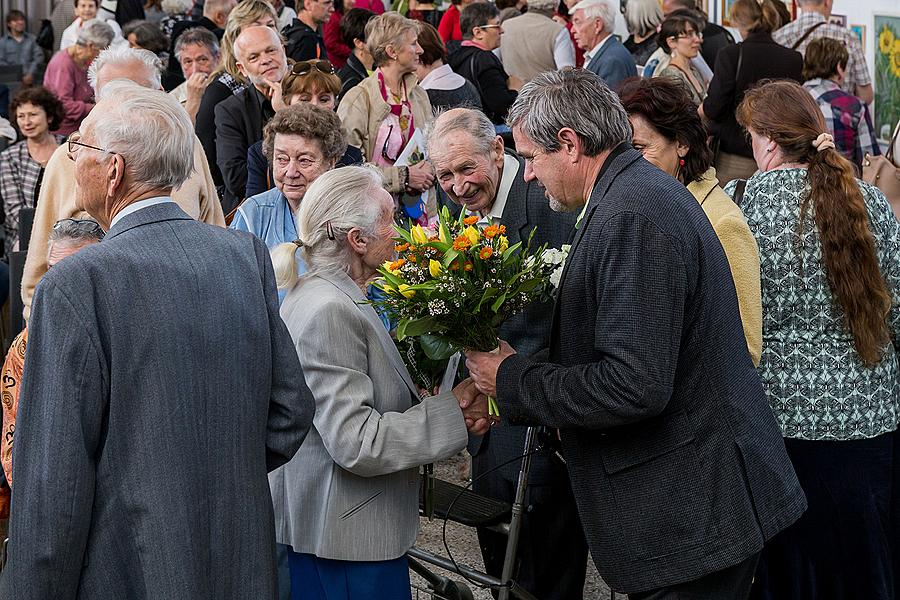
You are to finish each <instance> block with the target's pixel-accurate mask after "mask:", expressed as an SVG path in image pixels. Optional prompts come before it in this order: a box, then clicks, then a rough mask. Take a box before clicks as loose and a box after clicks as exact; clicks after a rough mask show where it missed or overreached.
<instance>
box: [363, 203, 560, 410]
mask: <svg viewBox="0 0 900 600" xmlns="http://www.w3.org/2000/svg"><path fill="white" fill-rule="evenodd" d="M478 220H479V219H478V217H476V216H466V215H465V213H464V212H462V213H460V216H459V218H453V217H452V216H451V215H450V213H449V211H448V210H447V208H446V207H444V208H443V209H442V211H441V212H440V214H439V216H438V221H437V223H435V225H434V227H433V228H428V229H426V228H423V227H422V226H420V225H413V226H411V227H410V228H408V229H404V228H402V227H396V229H397V233H398V234H399V237H398V238H396V240H397V245H396V248H395V249H396V251H397V254H398V258H397V260H394V261H389V262H386V263H385V264H383V265H382V266H381V267H380V268H379V269H378V271H379V273H380V277H379V278H378V279H377V280H376V281H375V283H374V285H375V286H376V287H378V288H379V289H381V290H382V291H383V292H384V296H383V297H382V298H380V299H378V300H374V301H373V304H374V305H375V307H376V308H377V309H378V310H379V311H382V312H384V313H386V314H387V315H388V316H389V317H390V319H391V321H393V322H395V323H397V329H396V338H397V342H398V346H399V347H400V350H401V354H402V355H403V358H404V361H405V362H406V364H407V366H408V367H409V370H410V373H411V374H412V376H413V379H414V380H416V383H417V384H418V385H420V386H421V387H422V388H424V389H426V390H432V389H434V388H435V386H436V385H435V384H436V383H437V382H439V381H440V379H441V378H442V375H443V373H444V370H445V369H446V366H447V363H448V361H449V359H450V357H451V356H453V354H455V353H456V352H459V351H462V350H466V349H472V350H479V351H482V352H491V351H493V350H495V349H496V348H498V347H499V339H498V332H499V329H500V325H501V324H502V323H503V322H504V321H505V320H506V319H507V318H509V317H510V316H511V315H513V314H515V313H517V312H521V311H522V310H524V309H525V307H526V306H528V305H529V304H530V303H531V302H533V301H535V300H541V301H548V300H550V299H551V298H552V293H553V290H554V288H555V287H556V286H557V285H558V283H559V277H560V275H561V273H562V268H563V263H564V260H565V253H566V251H567V248H566V247H563V248H562V249H560V250H556V249H550V250H547V249H545V248H544V247H541V248H539V249H537V250H536V251H533V252H532V251H531V248H530V244H531V239H532V237H533V236H534V231H532V232H531V235H529V237H528V240H527V241H525V243H524V244H523V243H522V242H518V243H516V244H513V245H510V244H509V240H508V239H507V237H506V235H505V233H506V227H505V226H503V225H487V226H484V225H481V224H479V223H478ZM536 257H540V258H539V259H538V258H536ZM488 405H489V412H490V414H491V415H492V416H496V415H499V411H498V407H497V403H496V401H495V400H494V399H493V398H489V399H488Z"/></svg>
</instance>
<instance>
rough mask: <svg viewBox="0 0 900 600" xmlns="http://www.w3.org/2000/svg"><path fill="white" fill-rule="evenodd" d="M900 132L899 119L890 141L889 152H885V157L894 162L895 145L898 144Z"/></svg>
mask: <svg viewBox="0 0 900 600" xmlns="http://www.w3.org/2000/svg"><path fill="white" fill-rule="evenodd" d="M898 134H900V121H897V126H896V127H894V135H892V136H891V141H890V142H888V147H887V152H885V153H884V157H885V158H886V159H888V160H889V161H891V162H892V163H893V162H894V146H895V145H896V144H897V135H898Z"/></svg>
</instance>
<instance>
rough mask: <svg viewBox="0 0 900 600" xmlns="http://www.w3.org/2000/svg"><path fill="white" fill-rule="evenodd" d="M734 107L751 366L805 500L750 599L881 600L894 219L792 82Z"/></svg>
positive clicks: (895, 337) (887, 551) (891, 426)
mask: <svg viewBox="0 0 900 600" xmlns="http://www.w3.org/2000/svg"><path fill="white" fill-rule="evenodd" d="M737 117H738V122H739V123H740V124H741V125H742V126H743V127H745V128H746V129H747V130H748V132H749V133H750V137H751V141H752V147H753V156H754V159H755V160H756V163H757V166H758V167H759V172H758V173H756V174H755V175H754V176H753V177H751V178H750V179H749V180H747V182H746V188H745V189H744V192H743V197H742V198H736V200H737V201H738V202H739V203H740V204H741V206H742V207H743V209H744V213H745V214H746V216H747V223H748V225H749V226H750V230H751V231H752V232H753V234H754V236H756V240H757V243H758V245H759V252H760V268H761V284H762V309H763V352H762V359H761V361H760V365H759V372H760V375H761V377H762V380H763V383H764V385H765V387H766V391H767V393H768V397H769V402H770V404H771V406H772V410H773V411H774V413H775V417H776V419H777V420H778V422H779V424H780V425H781V428H782V431H783V434H784V437H785V445H786V446H787V450H788V454H789V455H790V457H791V460H792V461H793V463H794V468H795V470H796V471H797V476H798V478H799V480H800V483H801V485H802V486H803V489H804V491H805V492H806V495H807V499H808V501H809V509H808V510H807V512H806V514H805V515H804V516H803V517H801V519H800V520H799V521H797V523H795V524H794V525H792V526H791V527H790V528H788V529H787V530H785V531H783V532H782V533H781V534H779V535H778V536H776V537H775V538H774V539H773V540H772V541H771V542H770V543H769V545H768V546H767V547H766V548H765V550H764V551H763V555H762V558H761V560H760V568H759V572H758V573H757V577H756V584H755V585H756V586H757V592H758V593H759V595H758V596H757V597H761V598H817V599H821V598H835V599H838V598H847V599H850V598H866V599H885V600H887V599H889V598H893V597H894V595H893V589H892V587H891V585H892V583H891V582H892V580H893V576H892V570H893V568H892V565H891V547H890V546H891V542H892V539H893V537H894V536H893V535H892V534H891V512H892V511H893V510H894V508H893V506H892V503H893V504H896V503H897V502H898V501H900V500H897V499H895V500H892V499H891V495H892V493H891V477H892V471H893V470H894V469H896V468H897V467H898V466H900V465H895V464H893V442H894V434H893V432H894V431H895V429H896V428H897V403H898V399H900V379H898V365H897V348H898V346H900V222H898V221H897V220H896V219H895V218H894V215H893V213H892V212H891V208H890V206H889V205H888V202H887V200H886V199H885V197H884V195H883V194H882V193H881V192H880V191H879V190H877V189H876V188H874V187H872V186H870V185H868V184H866V183H864V182H862V181H858V180H857V179H856V178H855V177H854V171H853V166H852V165H851V163H850V162H849V161H848V160H847V159H846V158H844V157H843V156H842V155H841V154H840V153H839V152H838V151H837V150H836V149H835V146H834V142H833V140H832V139H831V136H830V135H828V134H827V133H826V131H827V129H826V127H825V122H824V119H823V117H822V112H821V111H820V110H819V108H818V106H817V105H816V103H815V101H814V100H813V99H812V97H811V96H810V95H809V93H808V92H807V91H806V90H804V89H803V88H802V87H801V86H800V85H798V84H796V83H793V82H787V81H779V82H774V83H769V84H766V85H764V86H762V87H759V88H757V89H755V90H752V91H749V92H747V95H746V96H745V98H744V100H743V102H742V103H741V105H740V106H739V107H738V115H737ZM736 183H737V182H732V183H731V184H729V185H728V186H727V187H726V192H729V193H731V194H734V191H735V189H736V185H735V184H736ZM739 195H740V194H739ZM897 575H900V573H897Z"/></svg>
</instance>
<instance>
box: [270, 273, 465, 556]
mask: <svg viewBox="0 0 900 600" xmlns="http://www.w3.org/2000/svg"><path fill="white" fill-rule="evenodd" d="M365 302H366V298H365V296H364V295H363V293H362V291H361V290H360V289H359V287H357V286H356V284H355V283H354V282H353V281H352V280H351V279H350V277H348V276H347V275H346V274H345V273H328V274H326V273H322V274H319V275H314V274H311V275H307V276H305V277H304V278H302V279H301V280H300V282H299V283H298V284H297V286H296V287H295V288H294V289H292V290H291V291H290V292H288V295H287V297H285V299H284V303H283V305H282V308H281V315H282V317H283V318H284V320H285V322H286V323H287V325H288V329H289V330H290V332H291V337H293V338H294V342H295V344H296V348H297V354H298V355H299V356H300V362H301V363H303V369H304V374H305V375H306V382H307V383H308V384H309V387H310V389H311V390H312V392H313V395H314V396H315V399H316V417H315V421H314V424H313V425H314V427H313V430H312V431H310V434H309V437H308V438H307V440H306V442H305V443H304V444H303V447H302V448H300V450H299V451H298V452H297V454H296V455H295V456H294V458H293V459H292V460H291V461H290V462H289V463H288V464H286V465H285V466H283V467H282V468H280V469H278V470H277V471H275V472H273V473H272V474H270V475H269V483H270V485H271V487H272V499H273V501H274V502H275V515H276V518H275V520H276V537H277V540H278V541H279V542H280V543H283V544H289V545H291V546H292V547H293V549H294V551H295V552H303V553H309V554H315V555H316V556H319V557H322V558H332V559H340V560H357V561H362V560H368V561H371V560H389V559H394V558H397V557H399V556H402V555H403V553H404V552H406V551H407V550H408V549H409V548H410V547H411V546H412V545H413V543H414V542H415V539H416V533H417V531H418V523H419V494H418V490H419V486H418V484H419V475H418V467H419V465H423V464H427V463H430V462H434V461H437V460H441V459H444V458H447V457H449V456H452V455H453V454H454V453H456V452H458V451H459V450H461V449H462V448H463V447H464V446H465V443H466V427H465V423H464V421H463V418H462V411H460V409H459V404H458V403H457V401H456V398H455V397H454V395H453V393H452V392H448V393H446V394H441V395H439V396H435V397H432V398H428V399H426V400H423V401H422V402H418V400H417V399H418V395H417V393H416V389H415V385H414V384H413V382H412V380H411V379H410V377H409V373H408V372H407V371H406V367H405V366H404V365H403V361H402V359H401V358H400V354H399V353H398V352H397V349H396V347H395V346H394V343H393V341H392V340H391V338H390V335H389V334H388V332H387V330H386V329H385V328H384V325H383V324H382V322H381V320H380V319H379V318H378V316H377V314H376V313H375V310H374V309H373V308H372V307H371V306H370V305H368V304H365Z"/></svg>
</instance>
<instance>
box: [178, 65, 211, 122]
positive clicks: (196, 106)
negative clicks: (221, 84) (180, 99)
mask: <svg viewBox="0 0 900 600" xmlns="http://www.w3.org/2000/svg"><path fill="white" fill-rule="evenodd" d="M209 81H210V79H209V74H207V73H194V74H193V75H191V76H190V77H188V79H187V84H186V85H187V100H185V102H184V109H185V110H186V111H187V113H188V115H190V117H191V122H194V119H196V118H197V112H198V111H199V110H200V101H201V100H203V92H204V91H206V86H207V85H209Z"/></svg>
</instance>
